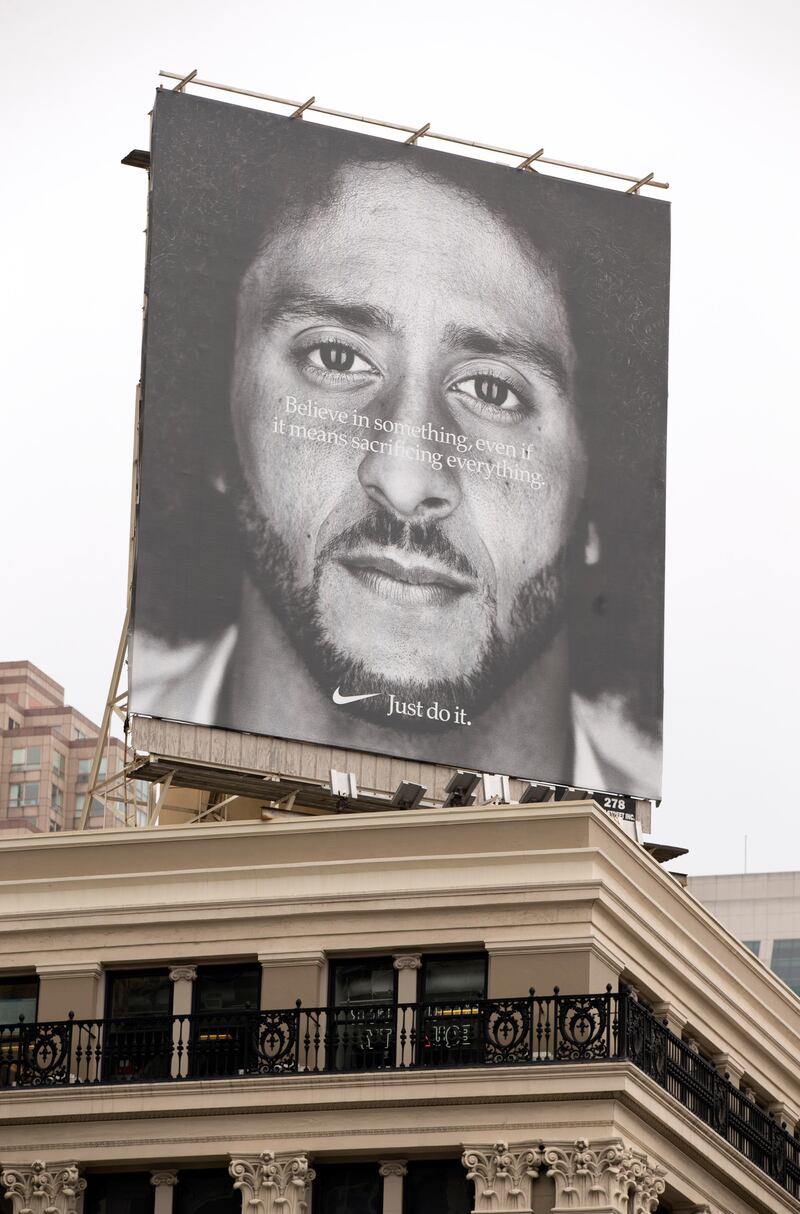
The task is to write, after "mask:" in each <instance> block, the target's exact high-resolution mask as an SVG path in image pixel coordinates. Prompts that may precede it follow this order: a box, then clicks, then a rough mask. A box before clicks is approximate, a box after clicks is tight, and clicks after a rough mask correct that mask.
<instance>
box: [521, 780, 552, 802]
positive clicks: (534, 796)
mask: <svg viewBox="0 0 800 1214" xmlns="http://www.w3.org/2000/svg"><path fill="white" fill-rule="evenodd" d="M554 792H555V789H554V787H553V785H552V784H530V783H529V784H528V787H527V788H526V789H524V790H523V792H522V795H521V796H520V799H519V803H520V805H530V804H532V803H533V802H536V801H549V800H550V798H551V797H552V795H553V793H554Z"/></svg>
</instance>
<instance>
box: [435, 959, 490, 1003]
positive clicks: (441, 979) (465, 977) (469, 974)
mask: <svg viewBox="0 0 800 1214" xmlns="http://www.w3.org/2000/svg"><path fill="white" fill-rule="evenodd" d="M422 975H423V979H422V998H423V1000H427V999H442V1000H444V999H455V1000H461V999H484V998H485V997H486V958H485V957H484V956H482V955H480V954H479V955H478V956H472V957H459V956H454V957H426V958H425V959H424V961H423V966H422Z"/></svg>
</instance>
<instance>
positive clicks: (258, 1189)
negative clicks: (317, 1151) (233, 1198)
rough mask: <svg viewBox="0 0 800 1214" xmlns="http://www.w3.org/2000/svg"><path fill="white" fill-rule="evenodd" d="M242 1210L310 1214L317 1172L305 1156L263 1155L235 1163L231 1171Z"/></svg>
mask: <svg viewBox="0 0 800 1214" xmlns="http://www.w3.org/2000/svg"><path fill="white" fill-rule="evenodd" d="M228 1171H229V1172H230V1174H231V1176H232V1177H233V1187H234V1189H239V1190H240V1192H241V1194H242V1208H243V1209H244V1210H247V1209H248V1208H250V1209H254V1211H255V1212H256V1214H307V1210H308V1195H309V1194H308V1189H309V1186H310V1184H311V1182H312V1181H313V1179H314V1171H313V1169H312V1168H310V1167H309V1166H308V1159H307V1158H306V1156H305V1155H276V1154H275V1153H274V1151H262V1152H261V1154H260V1155H256V1156H248V1157H247V1158H244V1159H232V1160H231V1163H230V1166H229V1168H228Z"/></svg>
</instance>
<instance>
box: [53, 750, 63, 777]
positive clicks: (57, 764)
mask: <svg viewBox="0 0 800 1214" xmlns="http://www.w3.org/2000/svg"><path fill="white" fill-rule="evenodd" d="M53 775H54V776H59V777H63V775H64V756H63V754H62V753H61V751H60V750H54V751H53Z"/></svg>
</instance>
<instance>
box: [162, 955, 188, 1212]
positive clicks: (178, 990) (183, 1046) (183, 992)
mask: <svg viewBox="0 0 800 1214" xmlns="http://www.w3.org/2000/svg"><path fill="white" fill-rule="evenodd" d="M169 977H170V981H171V982H172V984H173V987H172V1015H173V1017H175V1019H173V1021H172V1077H173V1079H180V1078H182V1077H185V1076H186V1075H187V1074H188V1068H189V1052H188V1048H187V1047H188V1045H189V1035H190V1034H189V1024H190V1023H191V1022H190V1021H189V1022H187V1021H184V1020H179V1019H177V1017H179V1016H191V1014H192V993H193V988H194V983H195V979H196V978H197V966H196V965H173V966H171V967H170V971H169ZM156 1192H158V1190H156Z"/></svg>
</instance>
